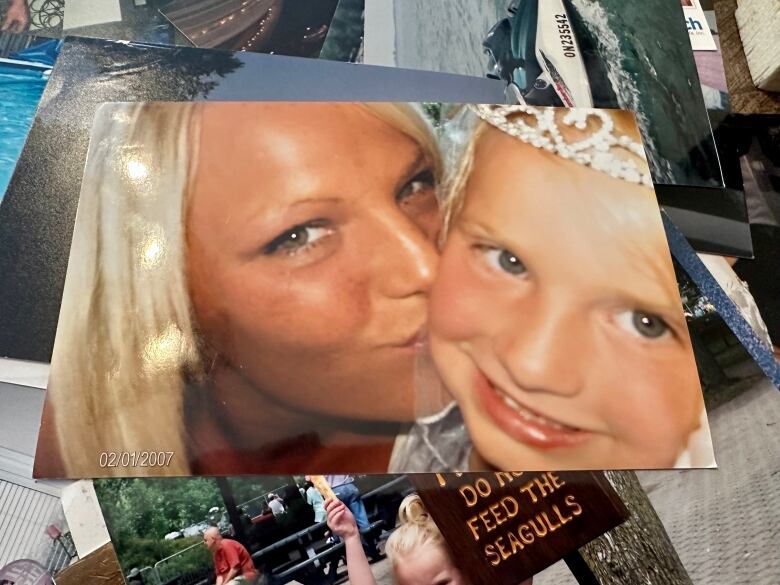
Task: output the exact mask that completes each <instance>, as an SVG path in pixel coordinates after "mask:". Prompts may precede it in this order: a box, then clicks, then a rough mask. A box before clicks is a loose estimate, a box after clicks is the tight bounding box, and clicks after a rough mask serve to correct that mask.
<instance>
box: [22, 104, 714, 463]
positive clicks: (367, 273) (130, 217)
mask: <svg viewBox="0 0 780 585" xmlns="http://www.w3.org/2000/svg"><path fill="white" fill-rule="evenodd" d="M534 145H539V146H543V147H544V148H537V147H536V146H534ZM445 161H446V162H445ZM650 184H651V183H650V178H649V169H648V167H647V163H646V162H645V159H644V155H643V150H642V146H641V143H640V141H639V135H638V132H637V128H636V124H635V122H634V119H633V117H632V116H631V115H630V114H627V113H622V112H619V111H596V110H556V109H550V108H542V109H535V108H530V109H529V108H523V107H512V106H504V107H501V106H496V107H491V106H480V107H466V106H460V107H458V106H443V105H440V104H408V103H352V102H344V103H338V102H309V103H303V102H275V103H272V102H234V103H224V102H223V103H219V102H214V103H198V104H191V103H190V104H188V103H138V104H106V105H104V106H102V107H101V108H100V109H99V110H98V112H97V115H96V117H95V122H94V127H93V132H92V137H91V144H90V150H89V153H88V156H87V164H86V168H85V172H84V178H83V181H82V187H81V198H80V202H79V209H78V213H77V216H76V225H75V230H74V238H73V244H72V247H71V255H70V262H69V266H68V274H67V277H66V281H65V290H64V294H63V301H62V306H61V311H60V320H59V324H58V331H57V337H56V340H55V347H54V354H53V359H52V369H51V375H50V378H49V386H48V397H47V404H46V408H45V412H44V416H43V426H42V429H41V435H40V441H39V450H38V453H37V458H36V475H37V476H40V477H52V476H54V477H82V476H88V477H102V476H110V475H131V476H135V475H138V476H143V475H181V474H194V475H228V474H230V475H235V474H265V473H299V472H301V470H305V471H312V472H317V473H334V472H375V473H381V472H385V471H387V470H388V469H391V470H393V471H405V470H416V471H444V470H448V469H468V468H473V469H475V470H476V469H483V468H486V467H487V468H490V467H495V468H499V469H514V470H523V469H549V468H552V469H561V470H568V469H601V468H633V467H642V468H663V467H675V466H680V467H709V466H712V465H714V460H713V453H712V446H711V444H710V440H709V434H708V426H707V422H706V414H705V412H704V407H703V401H702V394H701V388H700V386H699V381H698V376H697V370H696V364H695V362H694V359H693V354H692V351H691V346H690V339H689V337H688V332H687V329H686V327H685V322H684V319H683V314H682V308H681V304H680V298H679V295H678V293H677V288H676V280H675V275H674V270H673V267H672V263H671V258H670V255H669V250H668V247H667V245H666V240H665V238H664V232H663V229H662V226H661V220H660V214H659V210H658V206H657V202H656V200H655V196H654V194H653V190H652V187H651V186H650ZM540 217H541V218H545V219H544V221H540V219H539V218H540ZM518 233H522V234H523V236H522V238H518V236H517V234H518ZM585 241H587V242H588V245H587V246H583V245H582V243H583V242H585ZM429 350H430V351H429ZM429 354H430V355H429ZM556 373H557V374H560V376H559V377H558V378H557V379H556ZM440 379H441V381H442V382H443V384H442V383H441V382H440ZM629 380H630V381H631V382H630V383H628V382H627V381H629ZM452 398H454V399H455V401H456V402H457V404H458V405H459V408H456V407H455V406H454V405H453V404H451V402H452ZM461 414H462V417H463V420H460V419H459V417H460V416H461ZM432 419H433V422H431V420H432ZM463 421H465V427H464V425H463ZM431 426H432V427H434V428H430V427H431ZM431 433H441V435H440V437H438V438H436V439H435V441H434V443H436V445H439V446H440V447H443V448H444V447H446V450H447V451H448V452H447V453H441V452H437V451H439V450H438V449H434V450H433V451H432V452H429V450H427V447H429V446H430V443H428V442H427V438H428V437H430V436H433V435H432V434H431ZM496 441H500V442H503V443H506V447H505V448H504V449H502V451H501V453H498V454H497V453H495V450H494V449H493V448H492V447H491V445H492V444H494V443H495V442H496ZM418 442H419V443H420V446H419V447H418V446H417V444H418ZM77 445H78V447H76V446H77ZM472 447H473V448H472ZM464 466H468V467H464Z"/></svg>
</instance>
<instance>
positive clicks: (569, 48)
mask: <svg viewBox="0 0 780 585" xmlns="http://www.w3.org/2000/svg"><path fill="white" fill-rule="evenodd" d="M555 22H556V23H557V25H558V38H559V39H560V41H561V48H562V49H563V56H564V57H569V58H570V59H573V58H575V57H576V56H577V53H576V52H575V48H574V47H575V45H574V36H573V35H572V31H571V26H570V25H569V17H568V16H567V15H566V14H556V15H555Z"/></svg>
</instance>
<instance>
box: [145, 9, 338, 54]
mask: <svg viewBox="0 0 780 585" xmlns="http://www.w3.org/2000/svg"><path fill="white" fill-rule="evenodd" d="M337 5H338V0H303V1H300V0H299V1H297V2H288V1H287V2H286V1H285V0H174V1H172V2H163V3H162V6H161V7H160V12H161V13H162V14H163V15H165V17H166V18H167V19H168V20H170V22H171V23H172V24H173V25H174V26H175V27H176V28H177V29H178V30H179V31H180V32H181V33H182V34H183V35H184V36H185V37H187V39H188V40H189V41H190V42H191V43H192V44H193V45H195V46H196V47H202V48H206V49H228V50H230V51H255V52H260V53H269V52H270V53H276V54H279V55H294V56H299V57H317V56H319V53H320V49H321V48H322V44H323V43H324V41H325V37H326V36H327V34H328V30H329V28H330V24H331V20H332V19H333V14H334V12H335V11H336V7H337Z"/></svg>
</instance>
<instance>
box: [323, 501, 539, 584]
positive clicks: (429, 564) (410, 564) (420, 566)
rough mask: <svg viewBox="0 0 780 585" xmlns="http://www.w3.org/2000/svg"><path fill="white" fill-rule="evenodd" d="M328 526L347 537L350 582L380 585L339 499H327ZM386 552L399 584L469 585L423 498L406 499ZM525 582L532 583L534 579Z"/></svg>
mask: <svg viewBox="0 0 780 585" xmlns="http://www.w3.org/2000/svg"><path fill="white" fill-rule="evenodd" d="M325 510H327V513H328V526H330V529H331V530H332V531H333V532H334V533H335V534H337V535H339V536H340V537H341V538H343V539H344V544H345V546H346V552H347V570H348V573H349V582H350V583H351V585H377V581H376V579H375V578H374V575H373V573H372V572H371V567H370V565H369V564H368V559H367V558H366V555H365V553H364V552H363V547H362V546H361V544H360V536H359V534H358V530H357V525H356V524H355V519H354V517H353V516H352V514H351V512H350V511H349V508H347V507H346V506H345V505H344V504H343V503H342V502H340V501H338V500H333V499H330V500H328V501H326V502H325ZM385 553H386V554H387V558H388V559H389V560H390V563H391V565H392V568H393V577H394V582H395V583H396V585H468V583H469V582H468V581H467V580H466V579H465V578H464V576H463V575H462V574H461V572H460V571H459V570H458V569H457V567H456V566H455V564H454V563H453V562H452V558H451V556H450V551H449V549H448V547H447V545H446V543H445V542H444V538H443V537H442V535H441V532H440V531H439V528H438V527H437V526H436V524H435V523H434V521H433V518H431V517H430V515H429V514H428V512H427V511H426V509H425V506H424V505H423V503H422V500H421V499H420V497H419V496H418V495H416V494H412V495H409V496H407V497H406V498H404V501H403V502H401V507H400V508H399V510H398V527H397V528H396V529H395V530H394V531H393V533H392V534H391V535H390V537H389V538H388V539H387V544H386V546H385ZM522 585H531V579H529V580H527V581H525V582H523V584H522Z"/></svg>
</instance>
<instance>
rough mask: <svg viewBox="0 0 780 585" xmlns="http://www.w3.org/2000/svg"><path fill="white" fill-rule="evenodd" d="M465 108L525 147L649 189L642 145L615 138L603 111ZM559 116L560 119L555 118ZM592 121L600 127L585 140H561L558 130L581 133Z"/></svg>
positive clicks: (651, 180)
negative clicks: (629, 156) (625, 154)
mask: <svg viewBox="0 0 780 585" xmlns="http://www.w3.org/2000/svg"><path fill="white" fill-rule="evenodd" d="M469 108H470V109H471V111H473V112H474V113H475V114H476V115H477V116H479V117H480V118H481V119H483V120H484V121H485V122H487V123H488V124H490V125H491V126H494V127H496V128H498V129H499V130H501V131H502V132H505V133H507V134H509V135H510V136H514V137H515V138H518V139H519V140H522V141H523V142H525V143H526V144H530V145H531V146H535V147H536V148H543V149H544V150H547V151H549V152H552V153H554V154H557V155H558V156H560V157H561V158H565V159H569V160H572V161H574V162H576V163H579V164H581V165H585V166H589V167H591V168H593V169H595V170H597V171H601V172H602V173H607V174H608V175H610V176H612V177H615V178H616V179H622V180H624V181H628V182H630V183H637V184H641V185H645V186H647V187H652V186H653V179H652V176H651V175H650V169H649V168H648V167H647V163H646V159H645V151H644V148H643V147H642V144H641V143H639V142H634V141H633V140H632V139H631V138H630V137H629V136H625V135H620V136H618V135H617V134H616V133H615V122H614V120H613V119H612V116H610V115H609V113H608V112H607V111H604V110H597V109H593V108H573V109H563V108H552V107H549V108H539V107H534V106H525V105H512V106H507V105H486V104H478V105H470V106H469ZM563 112H565V114H564V115H563V116H559V115H558V114H559V113H563ZM592 118H596V119H597V121H598V122H600V126H599V128H598V129H597V130H595V131H594V132H593V133H592V134H590V135H589V136H588V137H587V138H585V139H583V140H579V141H567V140H565V139H564V137H563V135H562V134H561V127H562V126H565V127H570V128H571V127H573V128H576V129H577V130H585V129H586V128H587V126H588V122H589V120H590V119H592ZM530 120H535V123H531V124H529V123H528V122H529V121H530ZM559 120H560V121H559ZM614 149H622V150H625V151H628V152H630V153H631V154H633V155H635V156H636V157H638V158H639V159H640V160H641V161H642V163H644V168H643V167H642V166H640V165H638V164H637V163H636V162H635V161H634V160H631V159H624V158H620V157H618V156H616V155H615V153H614V152H613V150H614Z"/></svg>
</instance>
